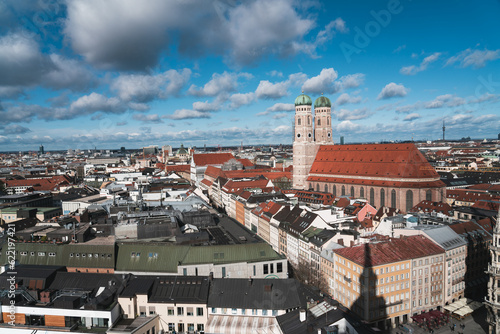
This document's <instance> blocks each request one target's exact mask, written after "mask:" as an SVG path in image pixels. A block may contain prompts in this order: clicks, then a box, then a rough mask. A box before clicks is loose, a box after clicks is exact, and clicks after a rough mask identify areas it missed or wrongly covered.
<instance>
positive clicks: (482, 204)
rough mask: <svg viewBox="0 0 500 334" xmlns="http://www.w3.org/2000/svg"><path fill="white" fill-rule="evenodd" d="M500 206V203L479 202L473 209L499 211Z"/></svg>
mask: <svg viewBox="0 0 500 334" xmlns="http://www.w3.org/2000/svg"><path fill="white" fill-rule="evenodd" d="M499 206H500V201H484V200H479V201H477V202H476V203H474V204H473V205H472V207H473V208H477V209H484V210H491V211H498V207H499Z"/></svg>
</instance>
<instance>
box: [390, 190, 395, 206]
mask: <svg viewBox="0 0 500 334" xmlns="http://www.w3.org/2000/svg"><path fill="white" fill-rule="evenodd" d="M395 207H396V190H394V189H392V191H391V208H395Z"/></svg>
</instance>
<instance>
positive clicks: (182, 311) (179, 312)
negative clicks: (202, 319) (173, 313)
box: [177, 307, 184, 315]
mask: <svg viewBox="0 0 500 334" xmlns="http://www.w3.org/2000/svg"><path fill="white" fill-rule="evenodd" d="M177 315H184V307H178V308H177Z"/></svg>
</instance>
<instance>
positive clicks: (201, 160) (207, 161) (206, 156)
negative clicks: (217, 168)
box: [193, 153, 234, 166]
mask: <svg viewBox="0 0 500 334" xmlns="http://www.w3.org/2000/svg"><path fill="white" fill-rule="evenodd" d="M231 159H234V156H233V155H232V154H231V153H201V154H194V155H193V161H194V164H195V165H196V166H207V165H222V164H223V163H225V162H227V161H229V160H231Z"/></svg>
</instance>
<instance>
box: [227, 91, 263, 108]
mask: <svg viewBox="0 0 500 334" xmlns="http://www.w3.org/2000/svg"><path fill="white" fill-rule="evenodd" d="M255 99H256V96H255V93H253V92H250V93H244V94H243V93H236V94H233V95H231V96H230V97H229V101H230V104H229V108H231V109H237V108H239V107H241V106H244V105H247V104H250V103H252V102H254V101H255Z"/></svg>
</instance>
